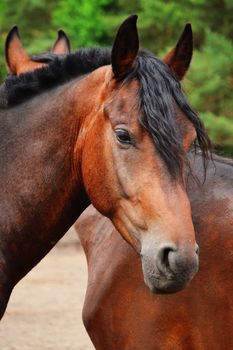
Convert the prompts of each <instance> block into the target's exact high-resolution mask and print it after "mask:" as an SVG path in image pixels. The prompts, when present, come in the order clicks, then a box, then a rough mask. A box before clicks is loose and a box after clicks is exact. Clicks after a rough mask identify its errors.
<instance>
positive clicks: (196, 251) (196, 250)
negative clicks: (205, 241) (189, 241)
mask: <svg viewBox="0 0 233 350" xmlns="http://www.w3.org/2000/svg"><path fill="white" fill-rule="evenodd" d="M195 248H196V249H195V253H196V254H197V255H199V252H200V249H199V246H198V244H196V245H195Z"/></svg>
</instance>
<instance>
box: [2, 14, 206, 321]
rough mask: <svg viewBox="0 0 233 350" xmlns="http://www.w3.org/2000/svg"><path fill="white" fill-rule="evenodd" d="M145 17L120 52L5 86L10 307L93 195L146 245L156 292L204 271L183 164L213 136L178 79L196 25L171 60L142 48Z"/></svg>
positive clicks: (6, 290)
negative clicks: (192, 149)
mask: <svg viewBox="0 0 233 350" xmlns="http://www.w3.org/2000/svg"><path fill="white" fill-rule="evenodd" d="M136 20H137V16H131V17H129V18H128V19H126V20H125V21H124V22H123V23H122V25H121V26H120V28H119V30H118V32H117V35H116V38H115V41H114V44H113V48H112V50H111V51H110V50H108V49H83V50H80V51H79V52H77V53H75V54H69V55H67V56H65V57H63V58H60V57H57V58H55V59H54V60H53V61H52V62H51V63H50V64H49V65H48V66H43V67H39V69H36V70H33V71H29V72H26V73H23V74H20V75H19V76H17V75H14V76H10V77H8V78H7V79H6V80H5V82H4V84H3V87H2V90H1V92H2V91H4V100H5V102H4V104H3V106H2V108H1V111H0V113H1V115H0V118H1V128H0V133H1V138H0V140H1V141H0V148H1V152H0V165H1V166H0V175H1V176H0V186H1V202H0V316H2V315H3V313H4V311H5V308H6V305H7V302H8V299H9V297H10V294H11V291H12V289H13V287H14V286H15V285H16V283H17V282H18V281H19V280H20V279H21V278H22V277H23V276H25V274H26V273H27V272H29V271H30V269H32V268H33V267H34V266H35V265H36V264H37V263H38V262H39V261H40V260H41V259H42V258H43V257H44V256H45V255H46V254H47V253H48V252H49V251H50V249H51V248H52V247H53V246H54V245H55V244H56V242H57V241H58V240H59V239H60V238H61V237H62V236H63V235H64V233H65V232H66V231H67V229H68V228H69V227H70V226H71V225H72V224H73V223H74V221H75V220H76V219H77V218H78V217H79V215H80V214H81V213H82V212H83V211H84V209H85V208H86V207H87V206H88V205H89V204H90V203H92V204H93V205H94V206H95V207H96V208H97V209H98V210H99V211H100V212H101V213H102V214H103V215H105V216H107V217H109V218H110V219H111V221H112V222H113V224H114V225H115V227H116V228H117V229H118V231H119V232H120V234H121V235H122V237H124V239H125V240H126V241H127V242H128V243H130V244H131V246H132V247H133V248H134V249H135V251H136V252H137V253H138V254H140V256H141V261H142V268H143V274H144V281H145V283H146V284H147V285H148V286H149V288H150V289H151V290H152V291H153V292H156V291H160V292H164V293H167V292H174V291H177V290H180V289H182V288H184V287H185V286H186V285H187V283H188V282H189V281H190V280H191V278H192V277H193V276H194V275H195V273H196V272H197V269H198V247H197V244H196V242H195V234H194V228H193V223H192V218H191V210H190V203H189V200H188V196H187V192H186V189H185V183H184V178H183V171H182V170H183V166H184V164H185V163H186V161H187V151H188V149H189V146H190V145H191V144H192V143H193V142H194V140H195V139H196V140H197V141H198V144H199V146H200V148H201V150H202V153H203V157H206V155H207V153H208V149H209V146H210V142H209V139H208V136H207V135H206V133H205V130H204V128H203V125H202V123H201V121H200V119H199V118H198V116H197V115H196V113H195V112H194V111H193V110H192V109H191V108H190V106H189V105H188V103H187V101H186V99H185V97H184V95H183V93H182V91H181V88H180V83H179V80H180V79H182V77H183V75H184V74H185V72H186V70H187V69H188V66H189V63H190V60H191V56H192V32H191V27H190V25H187V26H186V28H185V30H184V33H183V35H182V36H181V38H180V40H179V41H178V44H177V46H176V48H175V49H174V50H173V51H172V52H171V53H169V55H168V56H167V57H166V59H165V61H164V62H162V61H160V60H159V59H157V58H155V57H154V56H153V55H152V54H150V53H148V52H145V51H140V50H139V40H138V33H137V27H136ZM23 64H24V66H26V62H25V61H23ZM17 69H18V68H17ZM24 69H26V71H27V68H25V67H24ZM30 70H31V69H30ZM99 259H101V256H99Z"/></svg>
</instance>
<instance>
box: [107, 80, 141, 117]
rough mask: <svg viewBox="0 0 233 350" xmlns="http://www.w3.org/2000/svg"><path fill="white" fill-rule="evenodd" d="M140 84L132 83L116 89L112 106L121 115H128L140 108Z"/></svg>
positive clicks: (134, 81)
mask: <svg viewBox="0 0 233 350" xmlns="http://www.w3.org/2000/svg"><path fill="white" fill-rule="evenodd" d="M138 92H139V82H138V81H137V80H133V81H130V82H129V83H127V84H124V85H122V86H121V87H119V88H116V90H115V92H113V94H112V98H111V104H112V106H113V107H114V109H117V110H118V111H119V112H120V113H127V112H129V111H131V110H132V108H134V109H135V107H137V106H138V99H139V93H138Z"/></svg>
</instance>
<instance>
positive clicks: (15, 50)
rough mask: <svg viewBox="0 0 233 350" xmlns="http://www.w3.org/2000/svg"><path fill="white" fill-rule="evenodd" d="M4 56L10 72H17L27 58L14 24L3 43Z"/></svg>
mask: <svg viewBox="0 0 233 350" xmlns="http://www.w3.org/2000/svg"><path fill="white" fill-rule="evenodd" d="M5 56H6V62H7V65H8V68H9V70H10V72H11V73H13V74H17V73H18V70H19V66H20V64H21V63H22V62H25V61H27V60H29V57H28V55H27V54H26V52H25V50H24V47H23V44H22V42H21V40H20V35H19V31H18V27H17V26H14V27H13V28H12V29H11V30H10V31H9V33H8V35H7V38H6V43H5Z"/></svg>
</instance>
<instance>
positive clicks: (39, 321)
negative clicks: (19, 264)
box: [0, 230, 94, 350]
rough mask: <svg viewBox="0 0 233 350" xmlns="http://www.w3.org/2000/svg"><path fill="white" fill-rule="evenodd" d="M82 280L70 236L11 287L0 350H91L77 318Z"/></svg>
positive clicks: (79, 256)
mask: <svg viewBox="0 0 233 350" xmlns="http://www.w3.org/2000/svg"><path fill="white" fill-rule="evenodd" d="M86 280H87V270H86V261H85V256H84V253H83V251H82V249H81V248H80V247H79V246H78V243H77V238H76V235H75V234H74V232H72V230H71V232H69V233H68V234H67V235H66V236H65V238H63V239H62V240H61V241H60V242H59V243H58V245H57V246H56V247H55V248H54V249H53V250H52V251H51V252H50V253H49V254H48V255H47V256H46V257H45V258H44V259H43V260H42V261H41V262H40V264H38V265H37V266H36V267H35V268H34V269H33V270H32V271H31V272H30V273H29V274H28V275H27V276H26V277H25V278H24V279H23V280H22V281H21V282H20V283H19V284H18V285H17V286H16V287H15V289H14V291H13V294H12V296H11V299H10V302H9V304H8V308H7V312H6V314H5V316H4V318H3V319H2V321H1V323H0V350H93V349H94V347H93V345H92V343H91V341H90V340H89V338H88V336H87V333H86V331H85V328H84V326H83V324H82V316H81V313H82V305H83V300H84V295H85V289H86Z"/></svg>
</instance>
